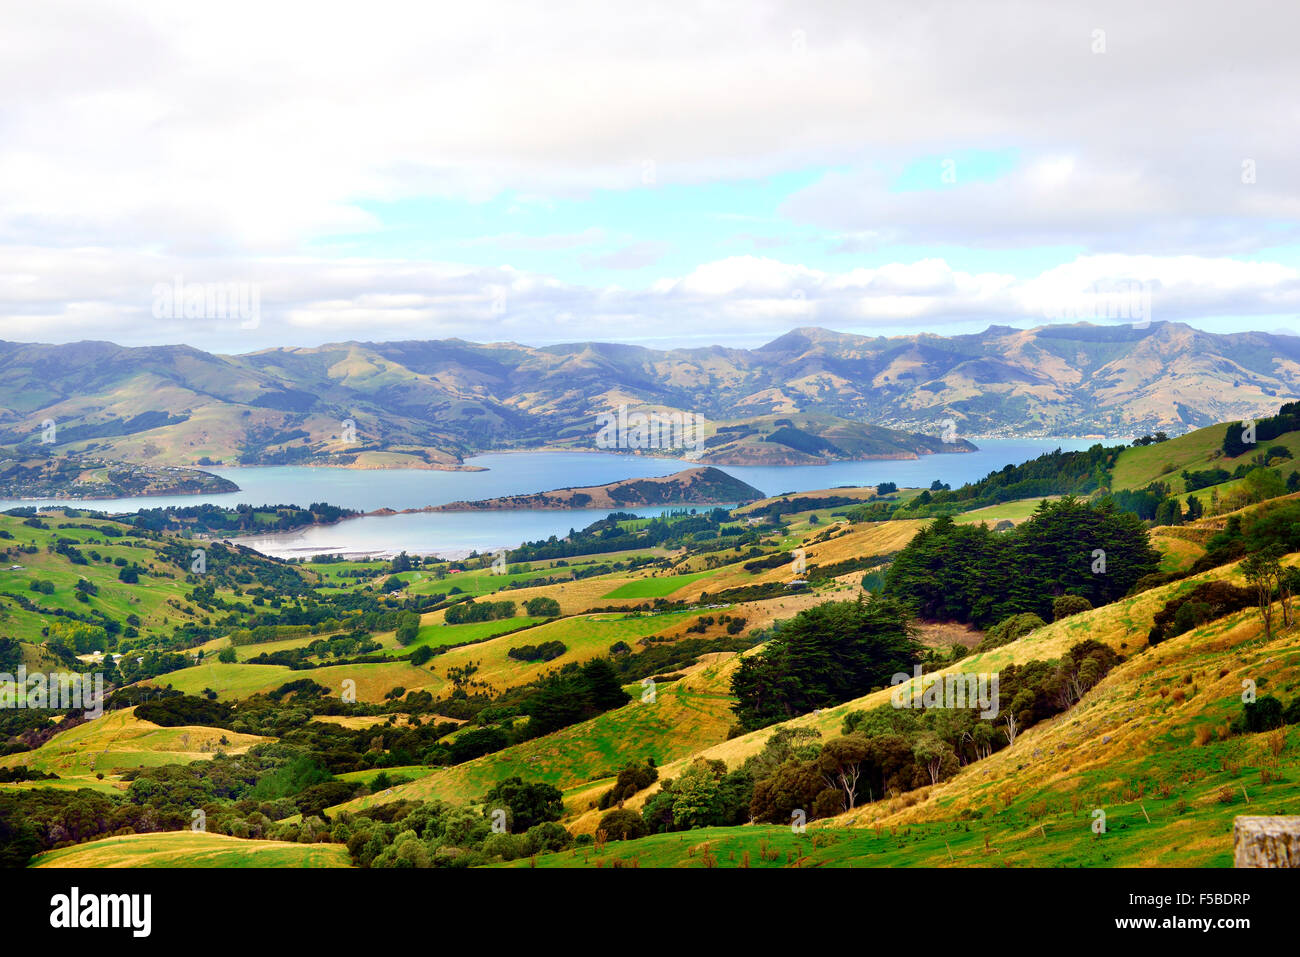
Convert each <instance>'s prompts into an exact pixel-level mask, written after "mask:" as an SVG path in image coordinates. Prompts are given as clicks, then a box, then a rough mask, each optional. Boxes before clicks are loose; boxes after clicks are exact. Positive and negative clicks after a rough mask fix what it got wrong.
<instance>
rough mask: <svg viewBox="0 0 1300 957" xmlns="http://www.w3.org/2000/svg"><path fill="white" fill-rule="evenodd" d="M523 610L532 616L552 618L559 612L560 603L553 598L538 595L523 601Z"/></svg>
mask: <svg viewBox="0 0 1300 957" xmlns="http://www.w3.org/2000/svg"><path fill="white" fill-rule="evenodd" d="M524 611H525V612H527V613H528V614H529V615H530V616H531V617H533V618H554V617H555V616H556V615H558V614H559V613H560V603H559V602H558V601H556V600H555V599H554V598H547V597H546V596H545V595H539V596H538V597H537V598H530V599H529V600H528V601H526V602H524Z"/></svg>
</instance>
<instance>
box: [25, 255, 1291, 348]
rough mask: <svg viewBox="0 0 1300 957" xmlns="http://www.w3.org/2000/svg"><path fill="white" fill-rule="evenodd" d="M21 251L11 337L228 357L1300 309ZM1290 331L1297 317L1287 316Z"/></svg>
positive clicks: (767, 273) (1123, 291) (1070, 285)
mask: <svg viewBox="0 0 1300 957" xmlns="http://www.w3.org/2000/svg"><path fill="white" fill-rule="evenodd" d="M73 252H74V254H73V255H70V256H69V255H64V251H62V250H55V251H50V250H44V249H28V250H25V251H23V252H21V253H20V254H14V253H13V252H12V251H10V252H8V253H6V254H5V258H4V259H3V260H0V312H2V313H3V314H5V315H6V316H7V317H8V318H7V319H6V320H5V337H6V338H19V339H39V340H42V341H69V340H75V339H80V338H100V339H112V340H114V341H119V342H124V343H136V344H138V343H150V342H181V341H183V342H189V343H191V344H193V345H198V346H201V347H203V348H208V349H212V350H215V351H222V352H248V351H252V350H255V349H258V348H262V347H265V346H270V345H278V344H286V343H287V344H299V345H316V344H320V343H323V342H330V341H339V340H343V339H367V340H381V339H408V338H445V337H452V336H459V337H463V338H468V339H475V340H507V339H509V340H516V341H521V342H526V343H531V344H541V343H548V342H558V341H572V340H574V339H613V340H620V341H657V342H669V343H671V342H679V343H683V344H685V343H688V342H694V343H698V342H701V341H704V342H712V341H717V342H738V341H741V340H743V341H745V342H747V343H758V342H762V341H765V340H766V339H769V338H771V337H773V336H775V335H779V334H780V333H782V332H785V331H787V330H788V329H790V328H792V327H795V326H804V325H824V326H829V327H833V328H839V329H846V330H855V331H863V332H874V333H881V332H887V331H896V330H897V328H898V327H899V325H900V324H912V325H923V326H924V327H926V328H928V329H932V330H933V331H936V332H944V331H964V330H965V328H966V327H969V326H970V325H971V324H979V325H987V324H990V323H999V324H1004V323H1010V324H1015V325H1026V326H1027V325H1040V324H1043V323H1045V322H1051V321H1074V320H1091V321H1095V322H1107V321H1129V320H1131V321H1148V320H1151V319H1154V320H1175V321H1189V320H1191V321H1196V320H1199V319H1202V318H1204V317H1207V316H1208V317H1213V316H1224V315H1230V316H1237V317H1249V316H1259V317H1274V318H1269V319H1267V320H1266V321H1264V324H1266V325H1267V326H1269V327H1272V326H1274V325H1277V319H1276V317H1279V316H1280V317H1295V316H1297V315H1300V270H1297V268H1296V267H1295V266H1293V265H1288V264H1283V263H1278V262H1243V261H1240V260H1236V259H1228V258H1210V257H1198V256H1190V255H1187V256H1175V257H1156V256H1124V255H1118V254H1109V255H1098V256H1081V257H1078V258H1076V259H1074V260H1073V261H1071V262H1069V263H1066V264H1063V265H1060V266H1055V267H1052V268H1049V269H1046V270H1043V271H1042V272H1040V273H1038V274H1036V275H1034V276H1031V277H1028V278H1019V277H1016V276H1013V275H1010V274H1005V273H996V272H970V271H966V270H961V269H956V268H953V267H952V266H951V265H950V264H949V263H947V262H946V261H945V260H943V259H940V258H927V259H921V260H915V261H912V262H896V263H887V264H884V265H881V266H878V267H871V268H854V269H849V270H845V271H841V272H829V271H825V270H819V269H812V268H809V267H806V266H803V265H799V264H794V263H786V262H782V261H780V260H777V259H771V258H765V257H758V256H737V257H730V258H726V259H721V260H717V261H714V262H709V263H705V264H702V265H701V266H699V267H697V268H695V269H693V270H691V271H690V272H688V273H686V274H684V275H681V276H677V277H671V278H665V279H662V280H659V281H658V282H656V283H654V284H652V286H651V287H650V288H648V289H631V288H625V287H622V286H599V287H597V286H585V285H578V284H573V283H566V282H561V281H559V280H557V279H554V278H552V277H549V276H545V275H541V274H536V273H529V272H524V271H520V270H515V269H508V268H485V267H477V266H466V265H462V264H456V263H435V262H427V263H421V262H409V261H398V260H377V259H353V260H347V261H336V260H312V259H305V258H283V259H278V260H274V261H263V262H258V263H256V264H253V265H252V266H250V265H249V264H248V263H246V262H244V261H243V260H240V259H238V258H234V259H230V260H225V261H223V260H219V259H213V258H211V257H194V258H184V259H183V258H175V257H172V258H164V257H158V256H153V257H142V256H139V255H135V254H131V253H123V252H120V251H114V250H105V249H97V248H87V249H78V250H75V251H73ZM177 281H179V282H180V283H182V284H185V285H196V286H199V287H202V286H204V285H207V284H219V283H230V282H236V283H242V284H244V285H245V286H249V287H253V288H255V289H256V290H257V298H258V302H259V305H260V311H259V316H258V322H257V323H256V325H255V326H253V327H251V328H249V327H247V324H246V323H244V322H241V321H239V317H235V318H229V317H227V316H225V315H220V316H218V315H211V314H209V313H202V312H201V313H200V314H199V315H196V316H192V317H191V318H184V317H181V316H178V317H176V318H171V317H163V318H159V317H158V316H156V315H155V314H154V311H153V301H154V290H155V287H156V286H157V285H158V284H159V283H164V284H174V283H176V282H177ZM1283 324H1284V325H1285V322H1284V323H1283Z"/></svg>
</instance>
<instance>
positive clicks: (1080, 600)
mask: <svg viewBox="0 0 1300 957" xmlns="http://www.w3.org/2000/svg"><path fill="white" fill-rule="evenodd" d="M1085 611H1092V602H1090V601H1088V599H1086V598H1084V597H1083V596H1082V595H1062V596H1061V597H1060V598H1057V599H1056V600H1055V601H1053V602H1052V621H1060V620H1061V619H1062V618H1069V617H1070V616H1071V615H1078V614H1080V613H1081V612H1085Z"/></svg>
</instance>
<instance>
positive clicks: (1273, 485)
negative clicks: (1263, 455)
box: [1245, 468, 1286, 502]
mask: <svg viewBox="0 0 1300 957" xmlns="http://www.w3.org/2000/svg"><path fill="white" fill-rule="evenodd" d="M1245 486H1246V490H1247V492H1248V493H1249V494H1250V499H1251V501H1252V502H1262V501H1264V500H1265V499H1270V498H1277V497H1278V496H1279V495H1285V494H1286V483H1285V482H1284V481H1282V476H1280V475H1278V474H1277V472H1275V471H1273V470H1272V469H1266V468H1256V469H1251V470H1250V471H1249V472H1247V473H1246V479H1245Z"/></svg>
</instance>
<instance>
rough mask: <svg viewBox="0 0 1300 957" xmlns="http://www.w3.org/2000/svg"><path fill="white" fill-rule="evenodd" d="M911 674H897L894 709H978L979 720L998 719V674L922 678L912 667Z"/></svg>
mask: <svg viewBox="0 0 1300 957" xmlns="http://www.w3.org/2000/svg"><path fill="white" fill-rule="evenodd" d="M912 672H913V673H912V674H910V675H909V674H908V673H907V672H905V671H900V672H897V673H896V674H895V675H894V676H893V677H892V678H890V679H889V683H890V684H891V685H893V686H894V691H893V694H891V695H890V702H891V703H892V704H893V706H894V707H895V708H949V709H955V708H961V709H965V708H979V709H980V717H981V718H989V719H993V718H996V717H997V716H998V704H999V702H998V673H997V672H996V671H995V672H993V673H992V674H975V673H974V672H971V673H966V674H953V675H935V674H930V675H926V674H922V673H921V666H920V665H914V666H913V668H912Z"/></svg>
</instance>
